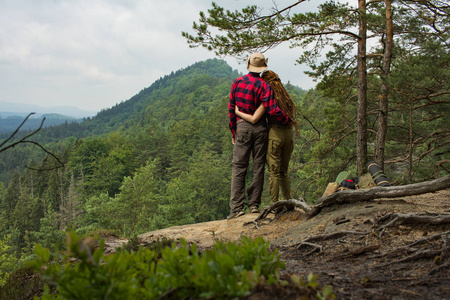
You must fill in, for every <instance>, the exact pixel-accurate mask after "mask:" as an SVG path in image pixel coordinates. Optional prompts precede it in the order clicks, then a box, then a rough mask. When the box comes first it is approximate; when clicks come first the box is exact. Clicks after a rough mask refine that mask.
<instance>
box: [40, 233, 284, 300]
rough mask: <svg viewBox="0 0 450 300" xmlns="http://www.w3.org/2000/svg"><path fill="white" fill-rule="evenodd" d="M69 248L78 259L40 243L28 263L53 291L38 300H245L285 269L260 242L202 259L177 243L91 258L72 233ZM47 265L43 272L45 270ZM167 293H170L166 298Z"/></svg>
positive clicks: (216, 250)
mask: <svg viewBox="0 0 450 300" xmlns="http://www.w3.org/2000/svg"><path fill="white" fill-rule="evenodd" d="M70 240H71V243H70V244H69V245H68V248H69V249H70V251H71V253H72V254H71V255H74V256H75V257H76V258H77V261H76V262H73V260H68V259H67V258H66V259H64V261H65V264H64V265H63V264H62V261H60V259H61V258H62V256H61V254H60V253H55V252H52V251H50V250H49V249H47V248H43V247H41V246H39V245H37V246H36V250H35V252H36V255H37V258H36V259H35V260H34V261H33V262H32V263H31V264H32V265H33V266H34V267H35V268H37V269H38V270H44V275H45V276H46V278H48V279H49V280H51V282H54V284H55V285H56V289H57V293H56V294H52V293H51V292H50V289H49V288H46V292H45V294H44V295H43V296H42V298H41V299H106V298H108V299H138V298H139V299H158V298H159V297H161V296H162V295H163V294H165V295H167V296H169V295H170V297H171V298H174V299H175V298H176V299H184V298H186V297H192V298H195V299H207V298H220V299H224V298H232V297H240V296H246V295H248V294H249V293H250V291H251V289H252V288H254V287H255V286H256V285H257V284H258V283H277V282H278V278H279V275H278V271H279V270H280V269H283V268H284V263H283V262H281V261H280V256H279V255H278V253H277V252H274V253H271V252H270V251H269V243H266V242H264V240H263V239H262V238H257V239H256V240H253V241H252V240H251V239H249V238H245V237H243V238H241V240H240V243H239V244H238V243H226V244H225V243H220V242H217V243H216V244H215V245H214V247H213V248H212V249H211V250H207V251H205V252H204V253H202V254H201V255H200V253H198V252H197V248H196V246H195V245H189V244H187V243H186V242H185V241H184V240H181V242H180V244H179V245H175V244H174V245H172V247H166V248H164V249H162V250H161V253H160V254H158V253H157V252H155V251H152V250H150V249H146V248H139V249H138V250H137V251H136V252H134V251H132V252H128V251H119V252H116V253H115V254H112V255H109V256H105V255H103V246H102V243H101V245H100V248H99V249H97V250H95V251H94V253H93V254H90V253H88V252H86V251H84V250H83V249H82V247H80V239H79V238H78V237H77V235H76V234H74V233H71V239H70ZM43 266H45V268H43ZM167 293H168V294H167Z"/></svg>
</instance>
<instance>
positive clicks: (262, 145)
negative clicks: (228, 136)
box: [227, 53, 290, 219]
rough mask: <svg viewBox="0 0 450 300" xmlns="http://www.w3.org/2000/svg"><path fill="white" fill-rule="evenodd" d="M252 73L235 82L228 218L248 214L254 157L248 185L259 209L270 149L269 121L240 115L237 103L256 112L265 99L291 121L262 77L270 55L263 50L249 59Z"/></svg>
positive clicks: (231, 106)
mask: <svg viewBox="0 0 450 300" xmlns="http://www.w3.org/2000/svg"><path fill="white" fill-rule="evenodd" d="M247 69H248V70H249V73H248V74H247V75H245V76H242V77H239V78H238V79H236V80H235V81H234V82H233V84H232V85H231V93H230V103H229V104H228V114H229V117H230V130H231V133H232V135H233V137H232V142H233V144H234V148H233V163H232V178H231V197H230V208H231V213H230V215H229V216H228V217H227V219H232V218H236V217H240V216H242V215H244V199H245V176H246V174H247V169H248V165H249V161H250V154H251V155H252V158H253V181H252V183H251V184H250V186H249V187H248V189H247V194H248V207H249V210H250V212H251V213H258V212H259V206H260V205H261V194H262V191H263V186H264V166H265V163H266V152H267V133H268V129H267V121H266V118H264V117H263V118H261V119H260V120H259V121H258V122H256V123H255V124H252V123H250V122H247V121H244V120H243V119H241V118H239V117H238V116H236V113H235V107H236V106H237V107H238V108H239V110H240V111H242V112H243V113H247V114H251V115H253V114H254V112H255V111H256V109H257V108H258V107H259V105H260V104H261V103H262V104H263V105H264V107H265V108H266V113H267V114H269V115H271V116H273V117H275V118H276V119H277V120H278V121H279V122H280V124H288V123H289V122H290V120H289V117H288V116H287V115H286V114H285V113H284V112H283V111H282V110H281V109H280V108H279V107H278V106H277V105H276V102H275V98H274V95H273V90H272V88H271V87H270V85H269V84H268V83H266V82H265V81H264V80H262V79H261V77H260V74H261V72H264V71H265V70H266V69H267V59H265V58H264V55H262V54H261V53H254V54H252V55H251V56H250V57H249V58H248V60H247Z"/></svg>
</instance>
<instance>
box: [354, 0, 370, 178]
mask: <svg viewBox="0 0 450 300" xmlns="http://www.w3.org/2000/svg"><path fill="white" fill-rule="evenodd" d="M358 8H359V40H358V54H357V65H358V112H357V120H358V122H357V123H358V124H357V126H358V132H357V135H356V167H357V174H358V176H359V175H362V174H363V173H364V171H365V168H366V163H367V116H366V112H367V65H366V39H367V19H366V1H365V0H358Z"/></svg>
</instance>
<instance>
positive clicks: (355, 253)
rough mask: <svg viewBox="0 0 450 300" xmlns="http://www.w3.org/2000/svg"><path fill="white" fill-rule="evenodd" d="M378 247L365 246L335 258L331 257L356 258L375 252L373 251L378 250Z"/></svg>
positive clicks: (337, 257)
mask: <svg viewBox="0 0 450 300" xmlns="http://www.w3.org/2000/svg"><path fill="white" fill-rule="evenodd" d="M380 247H381V246H380V245H372V246H366V247H362V248H359V249H356V250H353V251H350V252H349V253H345V254H341V255H337V256H335V257H333V258H332V259H342V258H350V257H356V256H360V255H363V254H366V253H367V252H372V251H375V250H377V249H379V248H380Z"/></svg>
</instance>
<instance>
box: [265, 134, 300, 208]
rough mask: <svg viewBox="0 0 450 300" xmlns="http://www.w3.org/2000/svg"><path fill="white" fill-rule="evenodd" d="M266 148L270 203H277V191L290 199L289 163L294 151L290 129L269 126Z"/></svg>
mask: <svg viewBox="0 0 450 300" xmlns="http://www.w3.org/2000/svg"><path fill="white" fill-rule="evenodd" d="M269 128H270V129H269V144H268V148H267V165H268V167H269V194H270V198H271V200H272V202H277V201H278V197H279V190H280V187H281V192H282V193H283V197H284V198H285V199H286V200H288V199H290V198H291V183H290V180H289V176H288V168H289V161H290V160H291V155H292V151H293V150H294V138H293V133H292V129H291V128H290V127H288V126H283V125H270V127H269Z"/></svg>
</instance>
